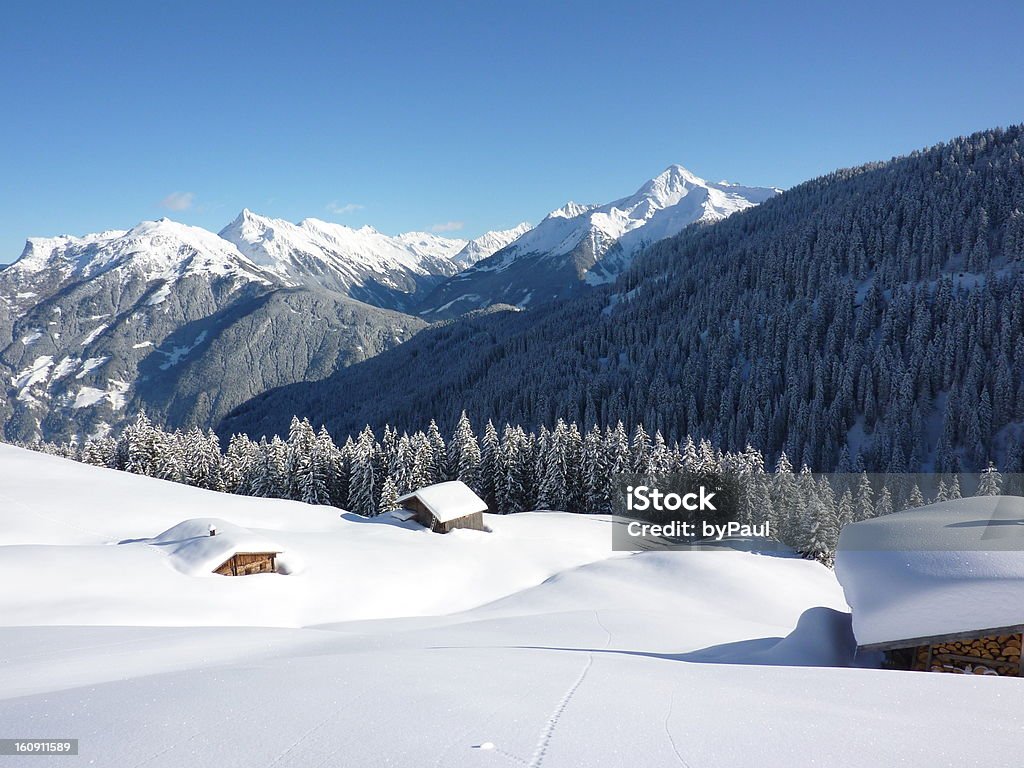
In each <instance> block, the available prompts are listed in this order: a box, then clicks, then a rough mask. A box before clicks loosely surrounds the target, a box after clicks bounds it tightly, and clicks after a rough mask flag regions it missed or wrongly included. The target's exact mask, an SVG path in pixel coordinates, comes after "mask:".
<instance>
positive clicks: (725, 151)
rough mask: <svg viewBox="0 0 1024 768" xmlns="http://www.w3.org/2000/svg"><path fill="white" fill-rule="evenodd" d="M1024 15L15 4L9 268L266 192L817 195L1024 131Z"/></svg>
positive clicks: (1, 250)
mask: <svg viewBox="0 0 1024 768" xmlns="http://www.w3.org/2000/svg"><path fill="white" fill-rule="evenodd" d="M208 5H209V6H214V5H215V6H216V7H207V6H208ZM1022 29H1024V3H1021V2H1020V1H1019V0H1014V1H1012V2H998V1H995V2H989V3H986V4H984V5H983V6H970V5H965V4H963V3H951V2H944V1H943V0H936V1H935V2H932V3H905V4H904V3H900V2H892V1H890V2H881V3H875V2H856V3H846V4H834V3H812V2H807V3H782V2H780V3H743V2H717V3H716V2H700V3H689V2H681V1H680V0H675V2H657V3H655V2H643V1H642V0H624V1H623V2H617V3H611V2H604V1H603V0H591V2H585V3H555V2H550V0H545V2H537V3H534V2H514V3H497V2H494V3H490V2H480V3H466V2H459V3H450V4H447V3H388V2H374V3H369V2H367V3H359V4H355V3H323V4H313V3H278V4H270V3H263V2H259V0H251V1H250V2H248V3H244V4H241V3H239V4H235V3H216V4H206V3H203V4H199V3H191V2H176V3H164V2H160V3H157V2H153V3H124V4H110V3H70V2H67V3H55V4H44V3H40V2H21V1H20V0H18V1H16V2H13V3H12V2H8V3H5V8H4V13H3V23H2V26H0V72H2V75H0V105H2V106H0V111H2V118H0V262H3V261H10V260H13V259H14V258H16V257H17V256H18V254H19V253H20V251H21V248H22V245H23V243H24V239H25V237H26V236H28V235H51V234H58V233H66V232H69V233H74V234H81V233H84V232H89V231H98V230H101V229H110V228H125V227H130V226H132V225H133V224H134V223H136V222H138V221H140V220H143V219H153V218H159V217H160V216H164V215H166V216H170V217H171V218H175V219H178V220H181V221H185V222H188V223H193V224H198V225H200V226H205V227H207V228H210V229H214V230H217V229H219V228H220V227H222V226H223V225H224V224H226V223H227V222H228V221H230V220H231V219H232V218H234V216H235V215H236V213H237V212H238V211H239V210H240V209H241V208H243V207H249V208H251V209H253V210H255V211H257V212H260V213H265V214H268V215H273V216H278V217H283V218H288V219H292V220H298V219H301V218H303V217H307V216H313V217H318V218H324V219H328V220H334V221H339V222H342V223H345V224H349V225H352V226H361V225H363V224H372V225H373V226H375V227H377V228H378V229H380V230H381V231H384V232H389V233H396V232H399V231H406V230H410V229H429V228H431V227H438V226H440V225H445V224H448V223H452V229H453V230H454V228H455V227H456V226H458V225H459V224H460V223H461V225H462V229H461V230H460V231H459V234H462V235H466V236H474V235H477V234H480V233H481V232H483V231H485V230H487V229H493V228H499V227H506V226H511V225H513V224H515V223H517V222H518V221H520V220H523V219H526V220H530V221H533V222H536V221H538V220H539V219H540V218H541V217H542V216H543V215H544V214H545V213H546V212H547V211H549V210H551V209H553V208H555V207H558V206H560V205H561V204H562V203H564V202H565V201H566V200H567V199H575V200H578V201H581V202H606V201H608V200H610V199H614V198H615V197H618V196H621V195H625V194H628V193H630V192H631V191H633V190H634V189H635V188H636V187H638V186H639V185H640V184H641V183H642V182H643V181H644V180H645V179H647V178H649V177H650V176H653V175H654V174H656V173H657V172H659V171H660V170H662V169H663V168H664V167H665V166H667V165H668V164H670V163H673V162H678V163H682V164H683V165H685V166H687V167H689V168H690V169H691V170H692V171H694V172H695V173H698V174H699V175H703V176H706V177H708V178H712V179H714V180H718V179H722V178H727V179H729V180H732V181H741V182H744V183H747V184H761V185H777V186H783V187H786V186H791V185H793V184H795V183H797V182H799V181H802V180H804V179H807V178H810V177H812V176H815V175H818V174H820V173H823V172H826V171H829V170H831V169H833V168H836V167H839V166H848V165H854V164H859V163H861V162H864V161H868V160H875V159H887V158H889V157H891V156H892V155H894V154H900V153H904V152H906V151H909V150H912V149H915V148H917V147H922V146H926V145H929V144H932V143H934V142H936V141H941V140H944V139H947V138H949V137H952V136H955V135H959V134H963V133H969V132H972V131H975V130H979V129H983V128H988V127H993V126H996V125H1006V124H1010V123H1014V122H1021V121H1024V45H1022V43H1021V30H1022Z"/></svg>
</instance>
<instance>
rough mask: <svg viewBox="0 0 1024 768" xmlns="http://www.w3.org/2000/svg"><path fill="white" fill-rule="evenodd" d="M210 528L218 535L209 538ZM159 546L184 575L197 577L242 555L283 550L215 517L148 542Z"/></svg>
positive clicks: (194, 521)
mask: <svg viewBox="0 0 1024 768" xmlns="http://www.w3.org/2000/svg"><path fill="white" fill-rule="evenodd" d="M210 526H213V528H214V530H216V535H215V536H211V535H210ZM148 543H149V544H151V545H153V546H154V547H159V548H160V549H161V550H162V551H163V552H164V554H166V555H167V556H168V557H169V558H171V562H172V563H173V564H174V567H175V568H177V569H178V570H179V571H181V572H182V573H187V574H189V575H191V576H197V575H200V574H204V573H212V572H213V571H214V570H215V569H217V568H218V567H219V566H221V565H223V564H224V562H225V561H226V560H228V559H230V558H231V557H233V556H234V555H237V554H239V553H241V552H248V553H256V552H276V553H280V552H282V551H283V550H282V549H281V547H279V546H278V545H277V544H275V543H274V542H272V541H270V540H269V539H267V538H265V537H263V536H261V535H259V534H257V533H253V532H252V531H250V530H249V529H248V528H242V527H241V526H239V525H235V524H234V523H229V522H228V521H227V520H221V519H219V518H216V517H197V518H194V519H192V520H185V521H184V522H181V523H178V524H177V525H175V526H174V527H173V528H168V529H167V530H166V531H164V532H163V533H161V534H160V535H159V536H157V537H155V538H152V539H150V540H149V542H148Z"/></svg>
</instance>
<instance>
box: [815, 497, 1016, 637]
mask: <svg viewBox="0 0 1024 768" xmlns="http://www.w3.org/2000/svg"><path fill="white" fill-rule="evenodd" d="M835 573H836V576H837V577H838V579H839V581H840V583H841V584H842V585H843V590H844V592H845V593H846V601H847V602H848V603H849V605H850V607H851V608H852V609H853V629H854V634H855V635H856V636H857V642H858V644H859V645H875V644H883V643H895V642H897V641H902V640H920V639H924V638H931V637H937V636H943V635H952V634H956V633H960V632H971V631H976V630H983V629H995V628H1002V627H1012V626H1017V625H1022V624H1024V498H1019V497H1014V496H983V497H975V498H969V499H958V500H956V501H947V502H942V503H939V504H931V505H928V506H924V507H918V508H916V509H912V510H907V511H905V512H898V513H896V514H892V515H886V516H884V517H880V518H875V519H873V520H865V521H864V522H860V523H854V524H852V525H848V526H846V527H845V528H844V529H843V533H842V535H841V536H840V539H839V549H838V552H837V553H836V563H835ZM911 644H912V643H908V645H911Z"/></svg>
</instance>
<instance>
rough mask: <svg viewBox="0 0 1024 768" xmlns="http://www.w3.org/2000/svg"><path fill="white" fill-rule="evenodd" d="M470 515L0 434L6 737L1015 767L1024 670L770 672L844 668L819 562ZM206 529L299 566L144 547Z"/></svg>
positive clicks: (474, 758)
mask: <svg viewBox="0 0 1024 768" xmlns="http://www.w3.org/2000/svg"><path fill="white" fill-rule="evenodd" d="M485 517H486V522H487V525H488V526H489V527H490V528H492V529H493V532H491V533H483V532H478V531H456V532H454V533H453V534H449V535H439V534H432V533H429V532H427V531H425V530H423V529H422V528H420V527H419V526H417V525H415V524H412V523H402V522H400V521H398V520H396V519H394V518H393V517H391V516H386V517H384V518H381V519H378V520H373V521H366V520H361V519H358V518H354V517H352V516H349V515H344V514H341V513H340V512H339V511H338V510H335V509H331V508H325V507H311V506H307V505H303V504H298V503H293V502H283V501H273V500H260V499H247V498H239V497H231V496H224V495H219V494H213V493H210V492H206V491H199V490H195V489H191V488H187V487H184V486H177V485H170V484H167V483H163V482H160V481H156V480H151V479H148V478H141V477H134V476H130V475H126V474H122V473H116V472H112V471H108V470H101V469H95V468H92V467H86V466H82V465H77V464H73V463H71V462H66V461H63V460H60V459H54V458H51V457H47V456H42V455H37V454H31V453H28V452H25V451H21V450H17V449H14V448H10V447H7V446H0V532H2V535H3V540H2V542H0V580H2V583H4V584H5V585H13V586H16V588H10V589H3V590H0V622H2V624H3V626H0V723H2V724H3V726H2V728H0V731H2V733H0V738H5V737H29V736H31V737H68V738H78V739H80V753H81V754H80V756H79V757H77V758H74V757H61V758H39V759H38V760H36V761H33V765H36V764H40V765H48V764H50V763H52V764H54V765H56V766H68V767H69V768H70V767H71V766H75V765H96V766H147V767H155V768H159V767H161V766H163V767H165V768H180V766H186V765H187V766H197V767H198V768H203V767H204V766H211V767H212V766H217V767H218V768H220V767H221V766H253V765H260V766H274V767H275V768H284V767H287V766H294V767H296V768H299V767H301V768H314V767H315V766H340V765H345V766H348V765H360V766H364V765H365V766H376V765H396V766H415V767H417V768H418V767H419V766H431V765H434V766H497V765H521V766H546V767H547V768H555V767H557V766H571V767H575V766H619V765H621V766H630V767H631V768H633V767H635V766H639V765H642V766H663V765H665V766H672V765H680V766H693V767H696V766H711V765H714V766H743V767H744V768H746V767H747V766H751V765H759V766H804V765H822V766H855V765H856V766H872V767H874V766H882V765H894V764H899V765H907V766H929V767H931V766H944V765H949V766H970V765H979V766H981V765H985V766H1001V765H1006V766H1009V765H1013V764H1016V759H1017V754H1018V749H1017V748H1018V747H1019V744H1020V739H1021V733H1022V727H1024V724H1022V720H1021V716H1020V714H1019V710H1020V708H1019V707H1017V706H1012V705H1011V706H1007V702H1008V701H1016V700H1017V699H1018V698H1019V696H1020V691H1021V689H1020V687H1019V686H1020V681H1017V680H1008V679H984V680H982V679H977V678H972V677H967V676H954V675H928V674H923V673H900V672H886V671H881V670H866V669H851V668H835V667H824V666H819V667H815V666H791V665H801V664H802V665H813V664H817V665H825V664H830V665H843V664H848V663H849V661H850V644H851V642H852V636H851V634H850V628H849V621H848V618H847V615H846V613H845V611H846V606H845V603H844V601H843V596H842V592H841V590H840V588H839V585H838V583H837V582H836V580H835V579H834V577H833V576H832V574H831V572H829V571H828V570H827V569H825V568H824V567H822V566H820V565H818V564H816V563H812V562H808V561H804V560H800V559H796V558H786V557H768V556H758V555H753V554H749V553H744V552H737V551H728V550H726V551H718V552H702V553H680V552H666V553H643V554H636V555H631V554H628V553H615V552H612V551H611V549H610V544H611V532H610V527H611V526H612V525H613V524H614V523H613V522H612V521H610V520H608V519H606V518H602V517H598V516H594V517H586V516H570V515H563V514H557V513H530V514H523V515H512V516H506V517H499V516H493V515H486V516H485ZM203 518H217V519H219V520H220V521H223V522H222V523H221V525H225V526H238V528H239V529H245V530H248V531H251V532H252V533H253V535H256V536H260V537H264V538H265V539H267V540H269V541H272V542H274V543H275V544H278V545H280V546H281V548H282V549H283V550H285V552H286V553H287V556H288V557H294V558H296V562H299V561H301V565H300V566H298V567H296V568H295V570H294V571H293V572H292V573H291V574H289V575H283V574H260V575H254V576H245V577H239V578H231V577H221V576H213V575H207V574H202V573H199V572H198V571H194V572H195V573H197V575H190V573H189V572H183V571H182V570H180V569H178V568H176V567H175V565H174V563H173V561H172V560H171V559H170V558H169V557H168V556H167V555H165V554H164V553H162V552H161V551H159V549H160V547H159V546H155V545H154V542H153V538H154V537H157V536H158V535H159V534H161V533H162V532H164V531H167V530H168V529H171V528H172V526H175V525H176V524H178V523H180V522H182V521H184V520H188V519H200V520H199V522H197V523H195V524H194V525H193V526H192V528H195V531H200V528H201V524H202V523H203V522H204V520H203ZM205 522H207V523H208V521H205ZM192 528H189V530H188V531H186V532H193V533H194V532H195V531H193V530H192ZM178 530H179V532H180V531H181V530H183V529H178ZM225 530H227V531H229V532H230V531H235V533H238V531H237V530H235V529H234V528H233V527H227V528H225ZM200 533H201V531H200ZM239 536H241V534H239ZM43 625H46V626H43ZM965 711H969V712H970V713H971V719H972V723H974V725H972V729H973V730H972V738H970V739H966V738H963V736H962V735H961V734H959V733H957V732H956V730H955V729H952V728H949V727H948V723H949V722H950V720H951V719H952V718H954V717H956V716H959V715H960V714H961V713H963V712H965ZM0 764H3V763H0Z"/></svg>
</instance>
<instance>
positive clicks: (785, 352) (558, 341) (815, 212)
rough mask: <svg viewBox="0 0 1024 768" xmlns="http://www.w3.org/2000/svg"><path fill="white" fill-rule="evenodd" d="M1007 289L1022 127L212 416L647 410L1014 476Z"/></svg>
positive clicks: (619, 415) (799, 193)
mask: <svg viewBox="0 0 1024 768" xmlns="http://www.w3.org/2000/svg"><path fill="white" fill-rule="evenodd" d="M1022 295H1024V129H1022V128H1021V127H1019V126H1017V127H1012V128H1009V129H1005V130H991V131H986V132H983V133H977V134H974V135H972V136H970V137H966V138H959V139H955V140H953V141H950V142H948V143H945V144H940V145H937V146H935V147H932V148H930V149H927V150H924V151H919V152H914V153H912V154H910V155H908V156H905V157H900V158H896V159H894V160H891V161H889V162H884V163H872V164H869V165H865V166H862V167H859V168H853V169H847V170H841V171H837V172H835V173H831V174H829V175H827V176H823V177H821V178H818V179H814V180H812V181H808V182H806V183H804V184H801V185H799V186H797V187H794V188H792V189H789V190H787V191H786V192H785V193H784V194H782V195H780V196H779V197H777V198H775V199H772V200H768V201H767V202H765V203H763V204H761V205H759V206H757V207H756V208H753V209H750V210H747V211H743V212H741V213H738V214H735V215H733V216H731V217H729V218H728V219H726V220H725V221H722V222H718V223H716V224H713V225H711V226H694V227H691V228H690V229H688V230H686V231H684V232H683V233H682V234H681V235H679V236H677V237H675V238H671V239H668V240H665V241H662V242H658V243H655V244H654V245H652V246H650V247H649V248H648V249H647V250H646V251H645V252H644V253H642V254H641V255H640V256H639V257H638V258H637V259H636V261H635V263H634V265H633V267H632V269H630V270H629V271H628V272H627V273H626V274H624V275H623V276H622V277H620V278H619V280H618V282H617V283H615V284H614V285H611V286H607V287H602V288H599V289H596V290H594V291H592V292H590V293H588V294H586V295H585V296H583V297H581V298H578V299H573V300H568V301H564V302H561V303H553V304H551V305H548V306H543V307H532V308H528V310H527V311H522V312H515V311H512V310H513V308H511V307H508V308H505V309H506V310H507V311H501V309H500V308H497V307H495V308H492V309H491V311H489V312H484V313H480V314H477V315H475V316H470V317H463V318H460V319H458V320H455V321H452V322H449V323H445V324H441V325H439V326H435V327H432V328H428V329H427V330H425V331H422V332H421V333H419V334H417V335H416V336H415V337H414V338H413V339H411V340H410V341H408V342H406V343H404V344H402V345H399V346H398V347H397V348H395V349H392V350H389V351H387V352H384V353H383V354H381V355H379V356H377V357H376V358H373V359H371V360H368V361H366V362H364V363H362V364H360V365H358V366H353V367H351V368H348V369H345V370H341V371H339V372H337V373H335V374H334V375H333V376H331V377H329V378H327V379H325V380H323V381H319V382H307V383H302V384H296V385H291V386H288V387H283V388H281V389H278V390H274V391H271V392H269V393H267V394H264V395H261V396H259V397H257V398H255V399H254V400H252V401H250V402H249V403H248V404H247V405H245V406H242V407H240V408H238V409H236V410H235V411H234V412H233V413H232V414H230V415H229V416H228V417H227V418H226V419H225V420H224V421H223V422H222V423H221V425H220V426H219V427H218V429H217V431H218V433H219V434H220V435H221V436H222V438H224V439H226V438H227V437H228V436H229V435H230V434H231V433H233V432H247V433H248V434H255V435H259V434H275V433H276V434H281V435H284V434H287V431H288V419H289V418H290V417H291V415H292V414H299V415H300V416H303V417H308V418H309V419H310V420H311V421H312V422H313V423H314V424H321V423H322V424H326V425H327V427H328V428H329V429H330V430H331V431H332V432H333V433H335V434H339V435H341V434H355V433H356V432H357V431H358V430H359V429H361V428H362V425H363V424H370V425H372V426H374V428H375V429H378V430H379V429H382V428H383V426H384V424H385V423H390V424H394V425H396V426H397V427H398V428H400V429H405V430H410V431H413V430H416V429H423V428H425V426H426V424H425V422H426V421H429V419H431V418H434V419H436V420H437V422H438V423H439V424H440V426H441V427H442V428H443V429H451V428H453V427H454V426H455V424H456V422H457V419H458V416H459V413H460V412H461V411H463V410H465V411H466V412H467V413H468V414H469V415H470V417H471V418H472V419H473V420H474V421H475V422H477V423H485V422H486V421H487V420H488V419H490V420H493V421H494V422H495V423H504V422H506V421H507V422H509V423H512V424H521V425H524V428H527V429H532V430H539V428H541V427H546V428H547V429H548V430H551V429H553V428H554V427H555V425H556V424H557V423H558V421H559V420H560V419H561V420H563V421H565V422H566V423H571V422H576V423H579V424H597V425H599V426H600V428H601V429H602V430H603V431H606V430H608V429H614V427H615V425H616V424H617V423H618V422H620V421H621V422H622V423H624V424H638V423H643V424H645V425H647V426H648V428H649V429H650V430H652V431H660V432H661V434H662V435H663V436H664V437H665V439H666V440H669V441H679V442H680V443H685V441H686V440H687V438H690V439H692V440H693V441H694V442H695V443H698V444H699V443H700V442H701V441H704V440H706V441H709V442H710V443H711V444H712V445H713V446H715V447H716V448H717V449H720V450H722V451H727V452H734V453H735V452H742V451H744V450H745V448H746V447H747V446H748V445H750V446H754V447H755V448H756V449H757V450H758V451H760V452H761V454H762V455H763V456H764V457H765V459H766V461H767V462H768V463H769V464H771V465H774V463H775V462H777V461H778V460H779V459H780V457H781V455H782V454H783V453H785V454H786V456H787V457H788V460H789V461H790V462H791V463H792V465H793V466H797V467H799V466H803V465H807V466H808V467H810V468H812V469H813V470H815V471H822V472H830V471H851V470H857V469H861V468H864V469H867V470H868V471H875V472H891V473H901V472H916V471H936V472H956V471H962V470H963V471H966V470H974V471H980V470H983V469H984V468H985V467H987V466H988V464H989V462H994V463H996V464H998V465H999V466H1001V467H1003V468H1004V469H1005V470H1006V471H1011V472H1020V471H1021V470H1024V447H1022V441H1021V433H1022V428H1024V304H1022V302H1021V300H1020V297H1021V296H1022ZM539 434H540V433H539V432H538V435H539Z"/></svg>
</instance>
